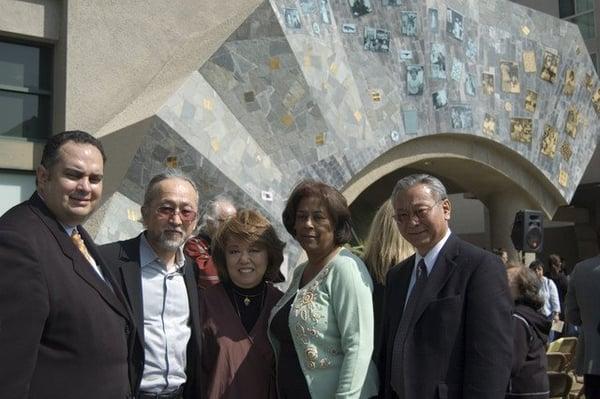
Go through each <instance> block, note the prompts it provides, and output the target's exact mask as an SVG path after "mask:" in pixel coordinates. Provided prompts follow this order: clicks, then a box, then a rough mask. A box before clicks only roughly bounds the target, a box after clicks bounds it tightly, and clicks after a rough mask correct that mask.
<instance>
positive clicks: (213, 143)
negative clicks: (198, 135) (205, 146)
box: [210, 137, 221, 152]
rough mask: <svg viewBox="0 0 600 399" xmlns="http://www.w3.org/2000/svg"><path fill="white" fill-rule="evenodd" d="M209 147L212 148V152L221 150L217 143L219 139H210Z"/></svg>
mask: <svg viewBox="0 0 600 399" xmlns="http://www.w3.org/2000/svg"><path fill="white" fill-rule="evenodd" d="M210 146H211V147H212V149H213V151H214V152H219V149H220V148H221V143H220V142H219V139H218V138H217V137H213V138H212V139H210Z"/></svg>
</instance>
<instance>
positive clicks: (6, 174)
mask: <svg viewBox="0 0 600 399" xmlns="http://www.w3.org/2000/svg"><path fill="white" fill-rule="evenodd" d="M34 191H35V173H32V172H15V171H10V170H2V169H0V216H1V215H3V214H4V212H6V211H8V210H9V209H10V208H12V207H13V206H15V205H17V204H18V203H20V202H23V201H25V200H26V199H27V198H29V197H30V196H31V194H32V193H33V192H34Z"/></svg>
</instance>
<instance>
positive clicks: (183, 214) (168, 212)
mask: <svg viewBox="0 0 600 399" xmlns="http://www.w3.org/2000/svg"><path fill="white" fill-rule="evenodd" d="M156 213H157V215H159V216H162V217H165V218H172V217H173V216H175V214H177V213H179V217H180V218H181V220H182V221H184V222H191V221H192V220H195V219H196V215H197V213H196V211H193V210H191V209H176V208H173V207H171V206H168V205H162V206H159V207H158V208H156Z"/></svg>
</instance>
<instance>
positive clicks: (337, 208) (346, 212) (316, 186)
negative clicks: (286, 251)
mask: <svg viewBox="0 0 600 399" xmlns="http://www.w3.org/2000/svg"><path fill="white" fill-rule="evenodd" d="M308 197H317V198H319V199H320V200H321V202H322V203H323V205H325V208H327V212H329V216H331V219H332V220H333V226H334V238H333V240H334V243H335V245H342V244H345V243H347V242H349V241H350V240H351V239H352V218H351V216H350V209H348V202H346V198H344V196H343V195H342V193H340V192H339V191H338V190H336V189H335V188H333V187H331V186H329V185H327V184H325V183H323V182H320V181H315V180H303V181H301V182H300V183H299V184H298V185H297V186H296V187H295V188H294V189H293V190H292V193H291V194H290V197H289V198H288V200H287V203H286V205H285V209H284V210H283V214H282V215H281V217H282V219H283V225H284V226H285V228H286V230H287V231H288V233H290V234H291V235H292V236H293V237H296V231H295V230H294V224H295V222H296V211H297V210H298V205H299V204H300V201H301V200H302V199H303V198H308Z"/></svg>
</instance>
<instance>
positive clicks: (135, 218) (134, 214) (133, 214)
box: [127, 209, 142, 222]
mask: <svg viewBox="0 0 600 399" xmlns="http://www.w3.org/2000/svg"><path fill="white" fill-rule="evenodd" d="M127 219H128V220H131V221H132V222H139V221H140V220H141V219H142V215H141V214H140V213H139V211H137V210H135V209H127Z"/></svg>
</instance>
